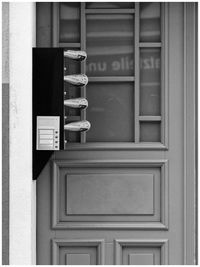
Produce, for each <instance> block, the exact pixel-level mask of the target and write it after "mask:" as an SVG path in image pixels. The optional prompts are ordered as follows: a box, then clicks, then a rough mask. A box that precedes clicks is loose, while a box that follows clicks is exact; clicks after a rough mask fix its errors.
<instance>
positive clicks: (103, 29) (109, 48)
mask: <svg viewBox="0 0 200 267" xmlns="http://www.w3.org/2000/svg"><path fill="white" fill-rule="evenodd" d="M133 18H134V16H133V15H130V14H121V15H120V14H116V15H115V14H114V15H111V14H97V15H95V14H91V15H87V34H86V35H87V43H86V47H87V54H88V58H87V75H88V76H133V75H134V54H133V53H134V19H133Z"/></svg>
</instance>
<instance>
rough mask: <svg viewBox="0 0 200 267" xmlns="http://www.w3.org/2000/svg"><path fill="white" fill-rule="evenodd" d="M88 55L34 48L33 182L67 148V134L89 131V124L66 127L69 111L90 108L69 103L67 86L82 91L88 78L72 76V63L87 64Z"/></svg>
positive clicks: (78, 102)
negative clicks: (66, 113) (66, 110)
mask: <svg viewBox="0 0 200 267" xmlns="http://www.w3.org/2000/svg"><path fill="white" fill-rule="evenodd" d="M86 57H87V55H86V53H85V52H84V51H71V50H66V49H64V48H33V179H36V178H37V176H38V175H39V173H40V172H41V170H42V169H43V167H44V165H45V164H46V163H47V161H48V160H49V158H50V156H51V154H52V153H53V151H55V150H63V149H64V148H65V143H66V142H67V140H65V131H87V130H89V128H90V123H89V122H88V121H86V120H85V121H76V122H70V123H66V121H65V115H64V114H65V108H66V107H67V108H76V109H83V108H87V106H88V102H87V100H86V99H85V98H72V99H66V98H65V95H67V94H66V88H67V87H66V85H65V86H64V84H69V85H70V86H75V87H82V86H85V85H86V84H87V83H88V78H87V76H86V75H85V74H71V73H70V74H69V73H68V69H70V64H71V62H72V61H74V60H75V61H83V60H85V59H86Z"/></svg>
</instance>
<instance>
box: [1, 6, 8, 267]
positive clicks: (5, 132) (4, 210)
mask: <svg viewBox="0 0 200 267" xmlns="http://www.w3.org/2000/svg"><path fill="white" fill-rule="evenodd" d="M2 264H3V265H8V264H9V3H5V2H4V3H2Z"/></svg>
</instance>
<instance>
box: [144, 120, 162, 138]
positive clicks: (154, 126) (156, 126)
mask: <svg viewBox="0 0 200 267" xmlns="http://www.w3.org/2000/svg"><path fill="white" fill-rule="evenodd" d="M160 135H161V134H160V122H140V141H141V142H160V140H161V136H160Z"/></svg>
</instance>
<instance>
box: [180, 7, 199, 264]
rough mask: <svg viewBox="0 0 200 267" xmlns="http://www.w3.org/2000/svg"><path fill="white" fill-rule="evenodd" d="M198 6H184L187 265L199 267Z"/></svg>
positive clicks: (185, 231)
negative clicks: (197, 265) (197, 266)
mask: <svg viewBox="0 0 200 267" xmlns="http://www.w3.org/2000/svg"><path fill="white" fill-rule="evenodd" d="M197 9H198V7H197V4H196V3H184V110H183V112H184V264H187V265H189V264H197V37H198V34H197V24H198V21H197Z"/></svg>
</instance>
